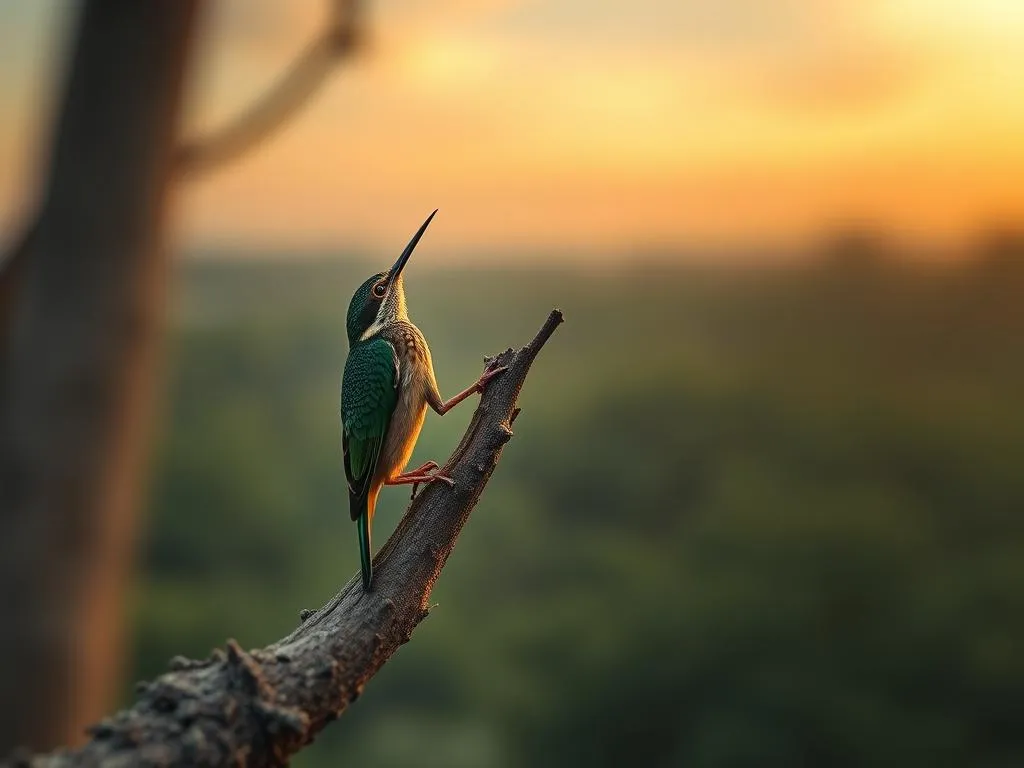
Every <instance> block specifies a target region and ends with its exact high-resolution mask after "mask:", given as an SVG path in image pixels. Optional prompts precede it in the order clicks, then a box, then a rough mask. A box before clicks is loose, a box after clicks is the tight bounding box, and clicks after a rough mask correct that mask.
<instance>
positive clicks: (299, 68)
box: [177, 0, 361, 174]
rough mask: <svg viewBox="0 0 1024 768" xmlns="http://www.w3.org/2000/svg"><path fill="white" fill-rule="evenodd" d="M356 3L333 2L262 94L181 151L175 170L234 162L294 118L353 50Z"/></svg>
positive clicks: (356, 34)
mask: <svg viewBox="0 0 1024 768" xmlns="http://www.w3.org/2000/svg"><path fill="white" fill-rule="evenodd" d="M360 4H361V3H360V0H333V2H331V8H332V13H331V18H330V22H329V23H328V25H327V26H326V28H325V29H324V30H323V31H322V32H321V33H320V35H319V37H317V38H316V39H315V40H314V41H313V42H312V43H310V44H309V45H308V46H307V47H306V48H305V50H303V51H302V53H300V54H299V56H298V58H297V59H296V60H295V61H294V62H293V63H292V65H291V66H290V67H288V69H287V70H285V72H284V74H283V75H282V76H281V78H280V79H279V80H278V81H277V82H276V83H275V84H274V85H273V86H272V87H271V88H270V89H269V90H267V91H266V93H264V94H263V95H262V96H260V98H258V99H257V100H256V101H255V102H254V103H253V104H252V105H250V106H249V107H248V108H246V109H244V110H243V111H242V112H241V113H240V114H239V115H238V117H236V118H235V119H234V120H232V121H231V122H230V123H228V124H227V125H226V126H224V127H223V128H221V129H220V130H218V131H216V132H215V133H213V134H212V135H210V136H204V137H200V138H198V139H193V140H190V141H187V142H186V143H185V145H184V146H182V147H181V149H180V150H179V152H178V157H177V161H178V162H177V164H178V169H179V171H181V172H182V173H184V174H196V173H202V172H204V171H209V170H212V169H213V168H216V167H218V166H220V165H223V164H224V163H227V162H230V161H232V160H235V159H237V158H238V157H240V156H241V155H243V154H245V153H246V152H247V151H249V150H251V149H252V148H253V147H255V146H256V145H257V144H259V143H260V142H261V141H263V140H264V139H266V138H267V137H268V136H270V135H271V134H272V133H273V132H274V131H276V130H277V129H279V128H280V127H281V126H282V125H284V124H285V123H286V122H287V121H288V120H290V119H291V118H292V117H294V116H295V115H296V114H297V113H298V111H299V110H300V109H301V108H302V107H303V106H305V105H306V104H307V103H309V101H310V99H311V98H312V96H313V95H314V94H315V93H316V92H317V91H318V90H320V88H321V86H323V84H324V83H325V82H327V77H328V75H330V74H331V72H333V71H334V68H335V66H336V65H337V63H338V62H339V61H341V60H342V59H344V58H346V57H348V56H349V55H351V54H352V53H353V52H354V51H355V50H356V48H357V47H358V44H359V41H360V34H361V29H360V17H361V14H360Z"/></svg>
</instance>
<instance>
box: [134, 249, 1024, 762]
mask: <svg viewBox="0 0 1024 768" xmlns="http://www.w3.org/2000/svg"><path fill="white" fill-rule="evenodd" d="M368 271H369V270H368V269H366V268H365V267H364V266H361V265H352V266H348V265H345V266H342V265H337V264H329V263H319V264H313V263H309V264H294V263H293V264H285V263H282V264H277V265H271V264H263V265H252V264H248V265H245V264H238V265H230V266H227V265H209V264H208V265H192V266H190V267H189V268H188V269H187V271H186V273H185V276H184V278H185V284H184V286H183V290H182V298H183V302H182V311H181V314H180V323H179V330H178V334H177V354H176V357H175V360H176V364H175V365H174V367H173V377H172V380H171V382H170V395H171V397H170V404H169V409H168V413H167V417H166V420H165V421H166V437H165V440H164V444H163V448H162V452H161V457H160V461H159V465H158V471H157V474H156V485H155V495H154V502H153V514H152V519H151V521H150V525H149V536H148V544H147V549H146V555H145V562H144V566H145V568H144V580H143V582H142V584H141V585H140V590H139V595H138V601H137V605H138V611H137V635H138V636H137V647H138V660H137V664H136V670H135V671H136V673H137V675H138V676H151V675H154V674H156V673H158V672H159V671H160V670H161V668H162V667H163V665H164V664H165V663H166V660H167V659H168V658H169V657H170V656H172V655H174V654H176V653H187V654H194V655H202V654H205V653H206V652H207V651H208V650H209V648H210V647H211V646H213V645H215V644H218V643H221V642H222V641H223V640H224V638H225V637H226V636H228V635H233V636H236V637H238V639H239V640H240V641H241V642H242V643H243V645H247V646H256V645H262V644H264V643H266V642H269V641H271V640H273V639H275V638H276V637H277V636H279V635H280V634H283V633H284V632H285V631H287V630H289V629H290V628H291V627H292V626H294V624H295V623H296V621H297V616H298V611H299V609H300V608H303V607H313V606H316V605H319V604H320V603H321V602H322V601H323V600H325V599H326V598H327V597H328V596H329V595H330V594H331V592H332V591H333V589H334V588H335V587H336V586H337V585H338V584H339V583H340V582H342V581H343V580H345V579H347V578H348V577H349V576H350V575H351V574H352V573H353V572H354V571H355V570H356V569H357V568H358V561H357V552H356V542H355V530H354V527H353V526H352V523H351V522H350V520H349V515H348V510H347V500H346V491H345V482H344V474H343V471H342V467H341V454H340V437H339V427H338V422H337V396H338V393H337V389H338V384H339V380H340V374H341V366H342V362H343V360H344V354H345V340H344V331H343V328H344V311H345V305H346V303H347V299H348V296H349V294H350V293H351V290H352V288H353V286H355V285H356V284H357V283H358V281H359V279H360V276H361V275H365V274H366V273H368ZM496 286H500V290H497V289H496V288H495V287H496ZM990 288H991V286H990V285H989V284H987V283H985V282H984V281H979V280H972V279H964V275H963V274H959V273H954V272H948V273H938V272H936V273H923V272H922V273H912V272H902V273H901V272H898V271H896V270H894V269H892V268H888V269H878V270H874V271H872V272H870V273H865V274H861V275H854V276H851V275H849V274H848V273H847V271H845V270H838V271H834V272H830V271H827V270H819V271H813V270H810V269H807V270H804V271H793V272H763V273H742V272H735V273H726V272H715V271H707V270H706V271H700V270H687V271H682V270H680V271H678V272H674V271H670V270H662V271H658V270H656V269H654V268H650V267H645V268H644V269H642V270H641V269H637V270H635V271H628V270H623V271H622V272H620V273H609V274H604V275H595V274H590V275H585V274H575V273H572V272H569V271H556V270H550V271H544V272H532V273H525V272H524V273H518V272H498V271H493V272H475V273H456V272H436V273H431V274H422V273H419V272H416V271H415V269H414V270H413V272H412V273H411V274H410V275H409V276H408V288H407V290H408V293H409V302H410V311H411V314H412V316H413V318H414V320H415V321H416V322H417V323H418V324H419V325H420V327H421V328H422V329H423V331H424V332H425V334H426V335H427V337H428V339H429V340H430V342H431V346H432V349H433V351H434V360H435V365H436V368H437V371H438V377H439V383H440V385H441V388H442V391H443V392H446V393H451V392H454V391H456V390H458V389H460V388H461V387H462V386H464V385H465V384H466V383H468V382H470V381H471V380H472V379H473V378H474V377H475V376H476V375H477V374H478V373H479V371H480V367H481V362H482V361H481V359H480V358H481V355H482V354H484V353H491V352H493V351H495V350H498V349H501V348H503V347H504V346H505V345H507V344H508V343H510V342H520V341H523V340H525V339H526V338H528V337H529V335H530V334H532V332H533V331H534V330H535V328H536V326H537V325H538V324H539V322H540V321H541V320H542V319H543V317H544V314H545V312H546V310H547V309H548V308H550V307H551V306H555V305H557V306H561V307H562V309H564V310H565V312H566V316H567V320H568V322H567V323H566V325H565V326H563V328H562V329H561V330H560V331H559V333H558V335H557V337H556V338H555V339H554V340H553V341H552V342H551V344H550V345H549V347H548V348H547V349H546V350H545V352H544V355H543V358H542V360H541V361H540V362H539V364H538V366H537V368H536V370H535V372H534V373H533V374H532V375H531V379H530V381H529V383H528V385H527V388H526V390H525V392H524V394H523V398H522V405H523V408H524V410H523V413H522V415H521V416H520V418H519V420H517V422H516V431H517V432H518V433H519V436H518V437H517V438H516V440H514V441H513V442H512V443H511V444H510V446H509V448H508V449H507V451H506V452H505V456H504V458H503V461H502V464H501V466H500V468H499V470H498V472H497V473H496V474H495V477H494V479H493V480H492V483H491V486H490V487H489V488H488V491H487V493H486V495H485V496H484V498H483V500H482V502H481V504H480V506H479V508H478V510H477V512H476V513H475V514H474V516H473V518H472V520H471V521H470V524H469V526H468V527H467V529H466V531H465V533H464V534H463V537H462V539H461V541H460V544H459V547H458V548H457V549H456V551H455V554H454V555H453V557H452V559H451V561H450V563H449V566H448V568H447V569H446V570H445V573H444V575H443V577H442V578H441V580H440V582H439V584H438V588H437V590H436V592H435V600H436V602H437V603H438V604H439V606H438V608H436V609H435V611H434V612H432V614H431V617H430V619H429V620H428V621H426V622H425V623H424V624H423V625H422V626H421V627H420V628H419V629H418V630H417V633H416V637H415V640H414V642H412V643H410V644H409V645H408V646H406V647H404V648H403V649H402V651H401V652H400V653H399V654H398V656H397V657H396V658H395V659H394V660H393V661H392V662H391V663H389V664H388V665H387V666H386V667H385V668H384V670H383V671H382V672H381V673H380V675H378V677H377V678H375V679H374V681H373V683H372V684H371V685H370V686H369V687H368V688H367V691H366V693H365V695H364V696H363V697H362V699H360V701H359V702H358V704H357V705H356V706H354V707H353V708H352V709H351V710H350V711H349V712H348V713H347V714H346V715H345V717H344V719H343V721H342V722H341V723H340V724H339V725H337V726H335V727H333V728H331V729H329V731H328V732H327V733H325V734H324V736H323V737H322V738H321V741H320V743H318V744H317V745H315V746H314V747H313V748H312V749H310V750H309V751H308V752H307V753H306V754H304V755H303V756H302V757H301V758H300V759H299V760H298V761H297V763H298V764H299V765H302V766H307V767H315V766H321V765H322V766H333V765H338V764H341V763H342V762H345V763H348V764H359V765H362V766H366V767H367V768H370V767H372V766H406V765H423V766H431V765H438V766H520V765H524V766H525V765H530V766H544V765H552V766H554V765H598V766H600V765H609V766H611V765H626V764H632V763H633V762H635V761H642V762H643V763H646V764H649V765H686V766H690V767H691V768H696V767H699V766H715V767H716V768H718V767H720V766H748V765H749V766H774V765H778V766H793V765H828V766H886V765H892V766H901V768H902V767H905V766H911V765H927V766H942V765H951V766H952V765H973V766H1008V765H1017V764H1020V763H1021V762H1024V730H1022V729H1021V728H1020V713H1021V712H1022V711H1024V655H1022V654H1021V653H1020V649H1021V648H1024V520H1022V517H1021V512H1022V510H1024V472H1022V471H1021V459H1022V457H1024V411H1022V409H1021V408H1020V407H1019V401H1020V392H1021V391H1024V356H1021V355H1020V349H1019V345H1020V339H1021V338H1022V337H1024V302H1021V301H1020V300H1019V296H1020V295H1021V290H1017V291H1012V290H1008V289H1007V287H1006V286H1005V285H1000V286H999V289H998V290H995V291H993V290H990ZM1020 288H1024V286H1019V285H1018V289H1020ZM470 411H471V406H467V407H466V408H465V409H458V410H456V411H455V412H453V413H452V414H449V415H448V416H446V417H445V418H444V419H438V418H437V417H436V416H429V417H428V421H427V424H426V427H425V429H424V434H423V437H422V439H421V441H420V445H419V447H418V448H417V451H416V455H415V456H414V457H413V461H414V462H415V463H417V464H418V463H420V462H422V461H425V460H426V459H428V458H437V459H441V458H444V457H446V456H447V455H448V453H449V451H450V449H451V448H452V447H453V446H454V445H455V444H456V442H457V440H458V437H459V436H460V434H461V432H462V429H463V428H464V426H465V424H466V422H467V421H468V418H469V415H470ZM406 500H407V498H406V496H405V495H404V494H403V492H402V491H401V490H392V491H385V493H384V495H383V496H382V502H381V511H380V513H379V514H378V519H377V522H376V529H377V531H378V539H377V540H378V542H382V541H383V539H384V537H385V536H386V535H387V533H388V532H389V530H390V527H391V526H392V525H393V524H394V522H395V520H396V519H397V517H398V515H399V514H400V513H401V510H402V509H403V508H404V505H405V502H406Z"/></svg>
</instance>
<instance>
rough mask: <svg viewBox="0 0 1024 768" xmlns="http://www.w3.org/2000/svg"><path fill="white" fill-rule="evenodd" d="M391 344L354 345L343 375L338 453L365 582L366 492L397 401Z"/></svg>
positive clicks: (375, 341)
mask: <svg viewBox="0 0 1024 768" xmlns="http://www.w3.org/2000/svg"><path fill="white" fill-rule="evenodd" d="M397 375H398V372H397V369H396V362H395V351H394V348H393V347H392V346H391V344H389V343H388V342H387V341H385V340H384V339H380V338H377V339H371V340H370V341H366V342H360V343H358V344H356V345H354V346H353V347H352V349H351V350H350V351H349V354H348V360H346V362H345V372H344V374H343V375H342V380H341V422H342V452H343V454H344V460H345V476H346V477H347V478H348V488H349V506H350V511H351V514H352V519H353V520H358V521H359V554H360V560H361V564H362V572H363V584H364V586H366V587H368V586H369V583H370V578H371V566H370V520H369V517H370V514H371V512H372V510H370V509H369V508H368V502H369V496H370V492H371V490H372V481H373V475H374V471H375V470H376V468H377V461H378V458H379V457H380V450H381V446H382V445H383V443H384V437H385V435H386V434H387V431H388V425H389V424H390V422H391V415H392V413H394V410H395V403H396V402H397V401H398V390H397V388H396V383H397Z"/></svg>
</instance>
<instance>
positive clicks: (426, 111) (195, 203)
mask: <svg viewBox="0 0 1024 768" xmlns="http://www.w3.org/2000/svg"><path fill="white" fill-rule="evenodd" d="M54 2H55V0H54ZM221 2H223V4H224V9H225V10H223V11H221V12H218V14H216V15H215V17H214V19H213V23H212V25H211V27H210V28H209V30H208V34H207V35H206V38H207V40H206V42H205V44H204V50H206V51H207V54H206V55H205V57H204V58H203V59H202V61H201V62H200V67H199V71H200V74H201V82H200V87H199V88H198V90H197V96H196V98H195V100H194V101H195V105H196V108H195V110H194V114H193V116H192V120H191V121H190V123H191V124H194V125H202V126H208V125H212V124H217V123H218V122H220V121H221V120H222V119H224V118H226V117H227V116H228V115H230V114H232V113H233V112H234V111H235V110H236V109H237V108H238V107H239V106H241V105H242V104H244V103H246V102H247V101H248V100H249V99H250V98H251V96H252V95H254V94H256V93H258V92H259V91H260V89H261V88H262V87H263V86H264V84H265V83H266V82H267V81H268V80H269V79H271V78H272V77H273V76H274V74H275V73H276V72H278V71H279V70H280V68H281V67H282V66H283V65H284V64H285V63H287V61H288V60H289V58H290V56H291V55H292V52H294V51H295V50H296V49H297V48H298V47H300V46H301V45H302V44H303V43H304V41H306V40H307V39H308V38H309V37H310V35H311V34H312V32H313V31H314V30H315V29H316V28H317V25H318V24H319V23H320V19H321V18H322V16H321V14H322V3H321V0H302V2H294V3H290V4H288V5H287V6H284V5H281V4H279V3H275V2H271V0H257V2H255V3H253V2H252V1H251V0H249V1H248V2H247V1H246V0H221ZM372 9H373V10H372V13H371V25H372V26H371V30H372V34H371V39H370V45H369V47H368V50H367V55H366V56H365V57H364V58H363V59H362V60H360V61H358V62H355V63H353V64H349V65H345V66H343V67H342V68H341V69H340V71H339V72H338V73H337V74H336V75H335V76H334V79H333V81H332V83H331V85H330V86H329V87H328V88H327V89H325V91H324V92H323V93H321V94H319V95H318V97H317V99H316V102H315V103H314V104H312V105H311V106H310V107H309V108H308V109H307V110H305V111H304V112H303V114H302V115H301V116H300V118H299V119H298V120H297V121H296V122H295V123H294V124H292V125H290V126H289V127H288V129H287V130H286V131H285V132H283V133H281V134H279V135H278V136H276V137H275V138H274V139H273V141H272V142H271V143H269V144H268V145H267V146H265V147H263V148H261V149H260V150H259V151H258V152H257V153H254V154H252V155H250V156H249V157H248V158H246V159H245V161H244V162H242V163H239V164H238V165H236V166H232V167H230V168H226V169H224V170H222V171H218V172H217V173H216V174H214V175H213V176H211V177H210V178H209V179H204V180H202V181H200V182H198V183H195V184H193V185H190V186H189V188H188V189H187V190H186V191H185V192H184V194H183V195H182V196H181V206H180V213H181V216H180V221H181V226H182V232H183V235H184V238H185V242H192V243H203V242H216V243H221V244H236V245H238V246H240V247H260V246H264V245H265V246H268V247H277V246H287V245H289V244H294V245H298V246H303V245H315V246H326V245H331V244H336V243H355V244H363V245H369V246H371V247H380V248H385V249H387V248H390V247H392V246H393V245H394V241H395V233H401V232H405V231H406V230H407V229H408V227H409V222H410V221H413V222H415V221H417V220H419V219H420V218H422V215H423V212H424V211H427V210H430V209H431V208H433V207H435V206H437V207H440V208H441V214H440V216H439V220H438V224H439V225H441V226H436V227H435V228H434V230H433V231H432V233H431V237H432V238H433V239H434V240H435V242H436V243H437V244H438V245H439V249H451V250H454V251H458V250H471V249H477V248H491V247H494V246H495V245H496V244H501V245H502V246H505V247H523V248H528V247H531V246H537V247H553V248H557V249H564V250H565V251H573V252H585V251H587V250H588V249H599V250H605V251H610V250H614V249H615V248H617V247H634V246H642V247H646V246H664V245H671V244H674V243H675V244H679V243H694V242H696V243H699V242H709V243H719V244H725V243H730V242H746V243H749V242H758V241H768V240H796V239H800V238H803V237H807V236H813V235H814V234H816V233H818V232H820V231H821V230H822V229H823V228H826V227H827V226H828V225H829V224H830V223H832V222H836V221H842V220H847V219H857V220H868V221H876V222H878V223H879V224H880V225H882V226H886V227H891V228H894V229H896V230H899V231H903V232H907V233H909V234H911V235H913V236H918V237H922V238H932V239H943V238H956V237H962V236H964V235H965V234H967V233H969V232H972V231H973V230H974V229H975V228H977V227H979V226H983V225H985V224H986V223H988V222H990V221H1013V222H1018V223H1021V222H1024V194H1021V191H1020V189H1021V187H1020V183H1019V179H1020V178H1022V177H1024V142H1022V141H1021V137H1022V136H1024V99H1022V98H1020V93H1022V92H1024V1H1022V0H822V2H820V3H818V2H816V3H807V2H804V1H802V0H801V1H800V2H798V1H797V0H719V1H718V2H717V3H715V4H713V5H712V4H707V3H704V2H703V0H700V2H698V0H630V2H626V0H615V1H614V2H612V1H611V0H610V1H609V2H608V3H604V4H601V5H600V6H595V5H593V4H591V3H589V2H586V1H585V0H545V2H543V3H540V2H536V0H486V1H483V0H475V1H474V0H443V1H437V0H434V1H432V2H428V0H391V1H390V2H378V3H374V4H373V5H372ZM14 90H15V91H17V89H14ZM23 90H24V89H22V91H18V93H22V96H20V97H19V98H20V99H21V100H20V101H17V102H16V103H14V104H13V106H12V104H11V103H7V102H5V101H0V115H6V114H8V113H9V111H10V110H11V109H14V110H15V112H17V110H18V109H21V110H22V111H24V110H25V109H26V108H28V107H31V106H33V105H31V104H28V105H26V103H25V101H24V95H23ZM12 92H14V91H12ZM4 95H6V94H4ZM14 141H15V139H12V138H11V136H10V131H3V130H0V158H3V157H11V156H14V155H16V154H17V152H16V151H15V150H12V149H11V146H12V143H13V142H14ZM8 187H10V185H8ZM13 194H14V193H13V191H12V189H9V188H5V186H4V185H2V184H0V212H2V211H7V210H9V209H10V208H11V206H12V203H11V202H10V198H11V196H12V195H13ZM3 221H4V219H3V218H2V216H0V225H2V224H3Z"/></svg>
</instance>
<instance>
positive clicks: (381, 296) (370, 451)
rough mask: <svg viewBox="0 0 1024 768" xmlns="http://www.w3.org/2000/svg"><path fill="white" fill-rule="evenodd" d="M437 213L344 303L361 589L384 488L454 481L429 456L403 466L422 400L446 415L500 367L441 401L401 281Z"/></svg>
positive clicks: (344, 400) (351, 489)
mask: <svg viewBox="0 0 1024 768" xmlns="http://www.w3.org/2000/svg"><path fill="white" fill-rule="evenodd" d="M436 213H437V211H436V210H435V211H434V213H432V214H430V216H429V217H427V220H426V221H425V222H423V225H422V226H421V227H420V228H419V231H417V232H416V234H415V235H413V238H412V240H410V241H409V244H408V245H407V246H406V247H405V250H404V251H402V255H401V256H399V257H398V261H396V262H395V265H394V266H393V267H391V269H390V270H388V271H387V272H379V273H377V274H376V275H373V276H372V277H370V278H368V279H367V280H366V281H365V282H364V283H363V284H362V285H360V286H359V288H358V289H357V290H356V292H355V295H353V296H352V301H351V302H350V303H349V306H348V319H347V323H346V325H347V331H348V343H349V351H348V359H347V360H346V361H345V371H344V373H343V374H342V379H341V424H342V441H341V445H342V453H343V455H344V461H345V476H346V477H347V479H348V495H349V504H350V506H351V512H352V519H353V520H355V521H357V522H358V530H359V558H360V564H361V567H362V572H363V588H364V589H366V590H369V589H370V583H371V580H372V578H373V564H372V560H371V550H370V526H371V524H372V522H373V512H374V508H375V507H376V505H377V495H378V494H379V493H380V489H381V487H383V486H385V485H403V484H412V485H413V491H414V492H415V485H416V484H417V483H429V482H432V481H435V480H441V481H444V482H446V483H448V484H450V485H454V482H453V481H452V479H451V478H450V477H447V476H446V475H442V474H441V473H440V472H439V471H436V470H438V465H437V464H436V463H435V462H433V461H428V462H427V463H426V464H424V465H423V466H421V467H417V468H416V469H414V470H412V471H411V472H405V473H403V471H402V470H404V469H405V466H406V464H408V463H409V457H410V456H411V455H412V451H413V447H414V446H415V445H416V439H417V438H418V437H419V434H420V429H421V428H422V427H423V419H424V417H425V416H426V411H427V406H428V405H429V406H430V407H431V408H433V409H434V410H435V411H436V412H437V413H438V414H440V415H442V416H443V415H444V414H445V413H447V412H448V411H449V410H451V409H452V408H454V407H455V406H456V405H458V404H459V403H461V402H462V401H463V400H465V399H466V398H467V397H469V396H470V395H472V394H474V393H476V392H483V390H484V388H485V387H486V386H487V382H489V381H490V380H491V379H492V378H494V377H495V376H497V375H498V374H499V373H501V371H503V370H505V369H504V368H496V367H491V368H488V369H487V370H485V371H484V373H483V375H481V376H480V378H479V379H478V380H477V381H476V382H475V383H474V384H473V385H472V386H471V387H469V388H467V389H465V390H463V391H462V392H460V393H459V394H457V395H455V397H453V398H451V399H450V400H444V399H442V397H441V393H440V392H439V391H438V389H437V381H436V379H435V378H434V364H433V362H432V361H431V359H430V348H429V347H428V346H427V341H426V339H424V338H423V334H422V333H421V332H420V329H419V328H417V327H416V326H415V325H413V324H412V322H411V321H410V320H409V314H408V312H407V311H406V307H405V287H404V285H403V283H402V269H403V268H404V267H405V265H406V262H408V260H409V257H410V256H411V255H412V252H413V250H414V249H415V248H416V244H417V243H418V242H419V241H420V238H421V237H422V236H423V233H424V232H425V231H426V229H427V226H428V225H429V224H430V222H431V220H432V219H433V218H434V214H436ZM431 472H433V474H431Z"/></svg>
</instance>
